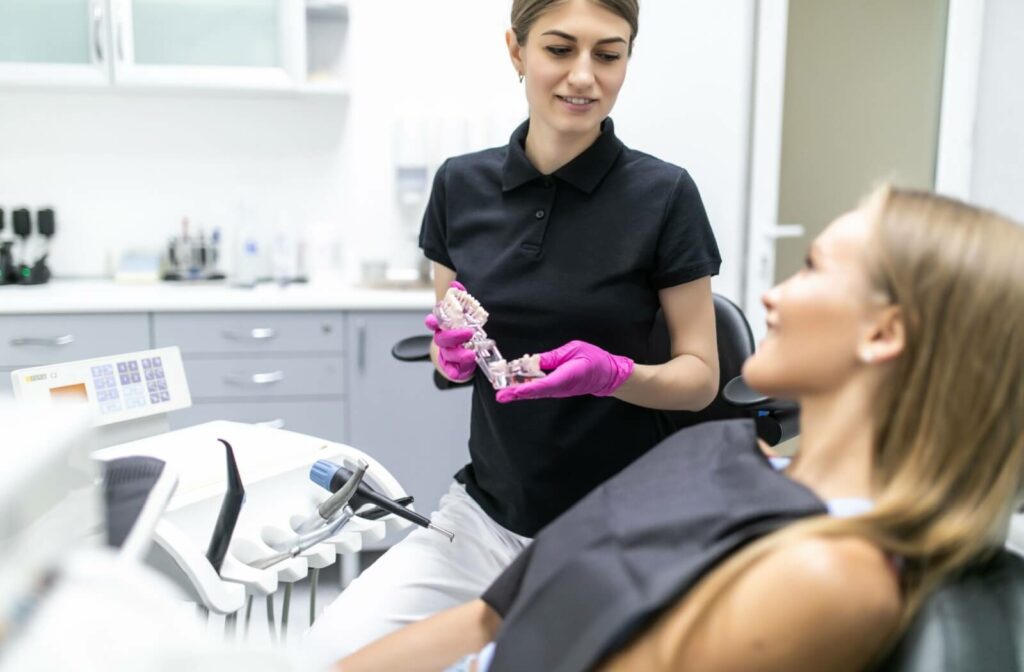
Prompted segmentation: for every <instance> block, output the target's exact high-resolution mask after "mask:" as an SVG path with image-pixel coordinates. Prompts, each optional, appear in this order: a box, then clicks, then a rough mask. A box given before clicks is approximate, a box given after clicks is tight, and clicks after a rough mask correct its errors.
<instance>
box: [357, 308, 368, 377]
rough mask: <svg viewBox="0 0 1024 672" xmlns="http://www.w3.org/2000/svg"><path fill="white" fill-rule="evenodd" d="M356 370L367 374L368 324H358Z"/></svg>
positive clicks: (361, 322) (362, 322)
mask: <svg viewBox="0 0 1024 672" xmlns="http://www.w3.org/2000/svg"><path fill="white" fill-rule="evenodd" d="M356 368H357V369H358V370H359V373H366V322H365V321H364V320H359V321H358V322H356Z"/></svg>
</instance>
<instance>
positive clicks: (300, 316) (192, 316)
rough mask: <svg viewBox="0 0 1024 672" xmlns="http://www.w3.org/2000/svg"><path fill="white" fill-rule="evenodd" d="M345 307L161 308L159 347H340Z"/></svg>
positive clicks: (187, 350)
mask: <svg viewBox="0 0 1024 672" xmlns="http://www.w3.org/2000/svg"><path fill="white" fill-rule="evenodd" d="M343 334H344V331H343V329H342V316H341V313H280V312H276V313H216V314H211V313H157V314H156V315H154V316H153V338H154V342H155V343H156V346H155V347H158V348H162V347H167V346H171V345H176V346H178V347H179V348H181V352H182V353H183V354H185V355H186V356H187V355H189V354H204V353H208V354H227V353H232V354H234V353H246V354H255V353H263V352H266V353H281V352H294V353H307V352H341V351H342V349H343V348H342V342H343V338H344V335H343Z"/></svg>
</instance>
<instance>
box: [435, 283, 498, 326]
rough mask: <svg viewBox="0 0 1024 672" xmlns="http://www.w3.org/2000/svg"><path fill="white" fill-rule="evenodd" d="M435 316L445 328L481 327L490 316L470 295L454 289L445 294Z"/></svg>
mask: <svg viewBox="0 0 1024 672" xmlns="http://www.w3.org/2000/svg"><path fill="white" fill-rule="evenodd" d="M435 315H436V316H437V318H438V319H439V320H440V321H441V324H442V326H444V327H446V328H450V327H455V326H460V327H461V326H473V327H482V326H483V325H484V324H485V323H486V322H487V318H488V317H490V315H489V314H488V313H487V311H486V310H484V308H483V306H481V305H480V302H479V301H477V300H476V299H475V298H474V297H473V295H472V294H470V293H469V292H465V291H463V290H460V289H456V288H454V287H450V288H449V289H448V291H447V292H445V295H444V298H443V299H441V302H440V303H439V304H438V305H437V309H436V311H435Z"/></svg>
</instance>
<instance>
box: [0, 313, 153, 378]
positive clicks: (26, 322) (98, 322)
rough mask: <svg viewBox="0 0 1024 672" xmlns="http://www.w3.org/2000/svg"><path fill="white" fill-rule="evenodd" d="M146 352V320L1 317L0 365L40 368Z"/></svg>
mask: <svg viewBox="0 0 1024 672" xmlns="http://www.w3.org/2000/svg"><path fill="white" fill-rule="evenodd" d="M148 348H149V316H148V315H147V314H145V313H136V314H111V315H3V316H0V364H2V365H3V366H5V367H15V368H18V367H23V366H39V365H43V364H54V363H57V362H70V361H74V360H76V359H88V358H90V357H102V356H106V355H116V354H119V353H122V352H133V351H136V350H146V349H148Z"/></svg>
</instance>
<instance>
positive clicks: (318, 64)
mask: <svg viewBox="0 0 1024 672" xmlns="http://www.w3.org/2000/svg"><path fill="white" fill-rule="evenodd" d="M348 16H349V15H348V7H347V3H346V2H345V1H344V0H46V1H45V2H40V0H2V1H0V83H8V84H29V85H44V86H46V85H52V84H57V85H62V84H63V85H101V86H110V85H113V86H116V87H118V88H119V89H121V90H124V89H151V88H175V89H185V90H211V89H213V90H245V91H263V92H270V93H274V92H289V93H290V92H296V91H297V92H310V93H332V94H339V93H344V92H345V86H344V76H343V74H344V60H345V59H344V46H345V43H346V40H347V32H348Z"/></svg>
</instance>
